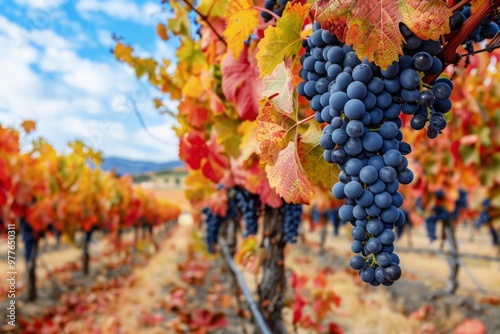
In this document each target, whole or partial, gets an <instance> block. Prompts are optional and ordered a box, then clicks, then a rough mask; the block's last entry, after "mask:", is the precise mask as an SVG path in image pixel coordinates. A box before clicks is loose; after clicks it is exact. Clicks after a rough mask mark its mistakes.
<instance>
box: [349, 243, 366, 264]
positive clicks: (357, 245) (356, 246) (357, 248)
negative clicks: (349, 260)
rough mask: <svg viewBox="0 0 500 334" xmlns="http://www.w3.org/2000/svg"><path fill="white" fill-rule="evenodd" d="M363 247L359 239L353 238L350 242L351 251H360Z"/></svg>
mask: <svg viewBox="0 0 500 334" xmlns="http://www.w3.org/2000/svg"><path fill="white" fill-rule="evenodd" d="M363 247H364V245H363V243H362V242H361V241H358V240H354V241H353V243H352V244H351V251H352V252H353V253H361V251H362V250H363ZM363 261H364V260H363Z"/></svg>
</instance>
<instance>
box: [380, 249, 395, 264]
mask: <svg viewBox="0 0 500 334" xmlns="http://www.w3.org/2000/svg"><path fill="white" fill-rule="evenodd" d="M392 254H393V253H392ZM377 262H378V264H379V265H380V266H381V267H387V266H389V265H390V264H391V262H392V256H391V254H390V253H386V252H382V253H379V254H378V255H377Z"/></svg>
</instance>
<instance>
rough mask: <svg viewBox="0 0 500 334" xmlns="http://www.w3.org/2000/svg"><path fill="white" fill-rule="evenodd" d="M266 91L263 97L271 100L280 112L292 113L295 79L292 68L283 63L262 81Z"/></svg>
mask: <svg viewBox="0 0 500 334" xmlns="http://www.w3.org/2000/svg"><path fill="white" fill-rule="evenodd" d="M262 84H263V85H264V91H263V92H262V96H264V97H266V98H268V99H271V97H273V98H272V103H273V104H274V105H275V106H276V107H277V108H279V109H280V110H282V111H284V112H286V113H291V112H292V111H293V100H294V99H293V77H292V71H291V70H290V67H289V66H288V67H287V66H285V63H284V62H281V63H280V64H279V65H278V66H276V68H275V69H274V71H273V72H272V73H271V74H270V75H268V76H266V77H264V78H263V79H262Z"/></svg>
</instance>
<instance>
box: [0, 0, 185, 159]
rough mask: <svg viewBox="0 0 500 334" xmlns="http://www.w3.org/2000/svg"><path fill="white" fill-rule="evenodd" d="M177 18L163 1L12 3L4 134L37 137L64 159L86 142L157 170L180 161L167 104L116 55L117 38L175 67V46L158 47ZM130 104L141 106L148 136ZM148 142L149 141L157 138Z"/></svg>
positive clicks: (5, 54)
mask: <svg viewBox="0 0 500 334" xmlns="http://www.w3.org/2000/svg"><path fill="white" fill-rule="evenodd" d="M167 18H168V12H167V11H166V10H165V8H162V5H161V1H160V0H151V1H140V0H6V3H2V10H1V12H0V124H2V125H3V126H12V127H14V128H19V126H20V124H21V122H22V120H24V119H32V120H35V121H36V122H37V130H36V132H34V133H33V134H30V135H28V136H26V137H23V138H22V149H24V150H27V149H29V146H30V140H31V139H34V138H36V137H38V136H41V137H43V138H44V139H46V140H47V141H48V142H49V143H51V144H52V145H53V146H54V147H55V148H56V149H58V150H60V151H64V149H65V147H66V146H67V143H68V142H70V141H72V140H75V139H80V140H82V141H83V142H84V143H86V144H87V145H88V146H90V147H92V148H93V149H96V150H100V151H101V152H103V154H104V156H105V157H106V156H113V157H123V158H127V159H133V160H147V161H155V162H164V161H172V160H177V159H178V140H177V138H176V136H175V134H174V132H173V130H172V126H173V125H174V124H175V120H174V119H173V118H171V117H170V116H166V115H160V114H159V113H158V111H157V110H156V109H155V108H154V106H153V102H152V100H153V98H161V99H162V100H164V103H165V104H166V105H168V106H169V109H171V110H175V109H176V106H177V104H176V103H175V102H172V101H169V100H166V98H165V96H163V95H161V94H160V93H159V92H158V90H157V89H156V88H154V87H152V86H151V85H149V84H148V83H147V82H145V81H144V80H142V81H141V80H138V79H137V78H136V77H135V75H134V72H133V70H132V69H131V68H130V67H129V66H128V65H126V64H122V63H120V62H118V61H117V60H116V59H115V58H114V56H113V55H112V53H111V51H110V50H111V48H112V47H113V45H114V44H115V42H114V41H113V39H112V37H111V36H112V34H113V33H114V34H116V35H117V36H120V37H123V42H124V43H126V44H130V45H132V46H133V47H134V49H135V50H136V54H138V55H144V56H153V57H154V58H156V59H158V60H159V59H163V58H169V59H173V57H174V54H175V48H176V46H175V45H174V44H175V42H164V41H161V40H160V39H159V38H157V37H156V33H155V31H156V25H157V24H158V22H165V21H166V19H167ZM130 101H134V102H135V103H136V105H137V109H138V110H139V112H140V114H141V116H142V118H143V120H144V123H145V124H146V128H147V129H148V131H146V130H145V129H144V128H143V127H142V126H141V123H140V122H139V120H138V118H137V116H136V114H135V112H134V109H133V108H132V107H131V104H130ZM148 132H149V133H148Z"/></svg>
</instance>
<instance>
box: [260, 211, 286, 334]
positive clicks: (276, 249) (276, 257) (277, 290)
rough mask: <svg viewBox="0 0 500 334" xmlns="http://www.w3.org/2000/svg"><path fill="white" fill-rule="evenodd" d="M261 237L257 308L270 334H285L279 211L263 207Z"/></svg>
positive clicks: (281, 231)
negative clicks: (262, 254) (261, 250)
mask: <svg viewBox="0 0 500 334" xmlns="http://www.w3.org/2000/svg"><path fill="white" fill-rule="evenodd" d="M263 234H264V236H263V240H262V247H263V248H264V249H265V250H266V251H267V256H266V258H265V260H264V262H263V268H262V279H261V282H260V283H259V286H258V294H259V306H260V308H261V311H262V314H263V315H264V318H265V319H266V322H267V324H268V326H269V328H270V329H271V331H272V332H273V333H275V334H280V333H287V331H286V329H285V326H284V324H283V319H282V315H281V310H282V308H283V304H284V293H285V287H286V282H285V267H284V248H285V241H284V231H283V214H282V211H281V208H278V209H276V208H272V207H270V206H266V207H265V211H264V229H263Z"/></svg>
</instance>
